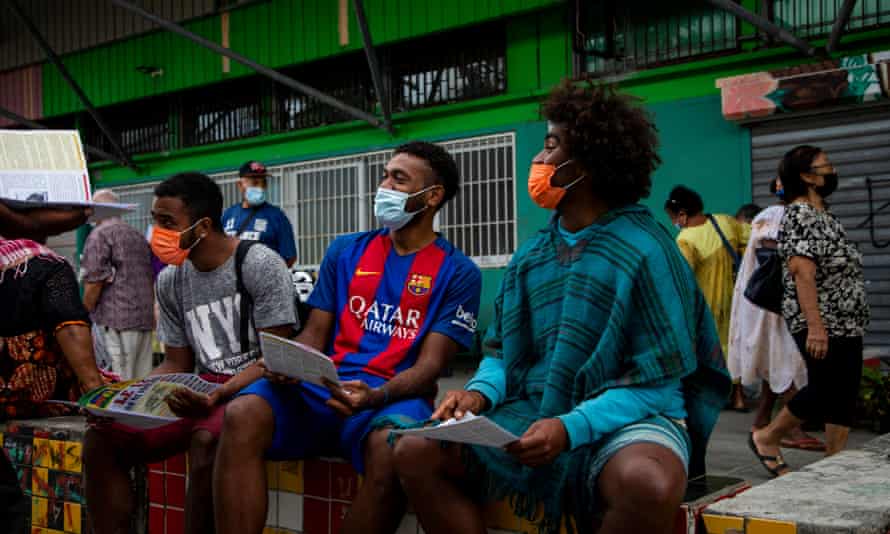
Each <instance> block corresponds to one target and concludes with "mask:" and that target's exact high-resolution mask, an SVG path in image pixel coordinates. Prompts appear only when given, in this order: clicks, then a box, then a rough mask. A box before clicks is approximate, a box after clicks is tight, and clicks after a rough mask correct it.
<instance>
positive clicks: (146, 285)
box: [81, 189, 155, 380]
mask: <svg viewBox="0 0 890 534" xmlns="http://www.w3.org/2000/svg"><path fill="white" fill-rule="evenodd" d="M93 200H94V201H95V202H112V203H117V202H120V198H118V196H117V194H115V193H114V192H113V191H111V190H107V189H105V190H101V191H97V192H96V193H95V194H94V195H93ZM81 268H82V269H83V271H84V288H83V304H84V306H85V307H86V309H87V311H89V312H90V317H91V318H92V319H93V323H94V324H95V326H96V332H97V336H101V346H102V347H104V348H105V351H106V353H107V355H108V358H109V359H110V360H111V370H112V372H114V373H116V374H117V375H118V376H120V377H121V379H123V380H131V379H133V378H142V377H143V376H145V375H147V374H148V373H149V372H151V357H152V348H151V336H152V331H153V330H154V327H155V325H154V323H155V320H154V313H153V309H154V294H153V290H154V275H153V272H152V269H151V250H150V249H149V247H148V243H147V242H146V241H145V239H143V238H142V234H140V233H139V232H138V231H137V230H136V229H135V228H133V227H132V226H130V225H129V224H127V223H126V222H125V221H124V220H123V219H121V218H120V217H118V216H114V217H108V218H105V219H102V220H100V221H98V222H97V223H96V226H95V228H94V229H93V231H92V232H90V235H89V237H87V240H86V243H85V244H84V249H83V263H82V265H81ZM97 344H99V343H98V342H97Z"/></svg>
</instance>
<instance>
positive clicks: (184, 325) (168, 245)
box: [84, 173, 295, 534]
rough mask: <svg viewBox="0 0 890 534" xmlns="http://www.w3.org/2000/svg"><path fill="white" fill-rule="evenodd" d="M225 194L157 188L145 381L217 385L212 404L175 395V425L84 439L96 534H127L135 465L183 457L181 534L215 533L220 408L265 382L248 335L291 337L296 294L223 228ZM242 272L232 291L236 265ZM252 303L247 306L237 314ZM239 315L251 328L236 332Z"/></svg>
mask: <svg viewBox="0 0 890 534" xmlns="http://www.w3.org/2000/svg"><path fill="white" fill-rule="evenodd" d="M222 202H223V198H222V193H221V191H220V189H219V187H218V186H217V185H216V183H214V182H213V180H211V179H210V178H208V177H207V176H205V175H203V174H198V173H186V174H179V175H176V176H174V177H172V178H170V179H168V180H166V181H164V182H162V183H161V184H160V185H158V186H157V188H155V200H154V204H153V205H152V218H153V219H154V231H153V232H152V239H151V248H152V251H153V252H154V253H155V255H156V256H158V257H159V258H160V259H161V261H163V262H164V263H166V264H168V265H170V267H167V268H166V269H165V270H164V271H162V272H161V274H160V275H159V277H158V282H157V299H158V304H159V307H160V321H159V324H158V337H159V338H160V340H161V341H162V342H163V343H164V347H165V358H164V362H163V363H162V364H161V365H160V366H159V367H158V368H157V369H155V370H154V371H153V372H152V375H159V374H167V373H191V372H194V371H195V369H196V368H197V370H198V373H199V374H200V375H201V377H202V378H204V379H205V380H209V381H213V382H217V383H221V384H222V385H221V386H220V387H219V388H218V389H217V390H216V391H214V392H213V393H211V394H210V395H209V396H207V395H200V394H197V393H194V392H192V391H190V390H180V391H178V392H177V393H174V394H173V395H171V396H170V397H168V399H167V403H168V404H169V405H170V408H171V409H172V410H173V411H174V413H176V414H177V415H178V416H180V417H182V419H180V420H179V421H177V422H175V423H172V424H170V425H167V426H164V427H161V428H158V429H154V430H149V431H141V432H136V431H133V430H131V429H125V428H121V427H118V426H116V425H107V424H104V423H99V425H98V426H97V427H93V428H91V429H90V430H89V431H88V432H87V435H86V438H85V450H84V459H85V469H86V476H87V478H88V479H89V480H90V483H89V485H88V486H87V497H88V503H89V504H88V506H89V513H90V517H91V518H92V521H91V522H92V524H93V529H94V532H95V533H96V534H113V533H120V532H130V531H131V527H130V521H131V516H132V514H133V496H132V494H131V491H130V480H129V476H128V473H129V471H130V469H131V468H132V467H133V466H135V465H139V464H143V463H151V462H157V461H160V460H162V459H165V458H167V457H169V456H172V455H174V454H179V453H181V452H185V451H188V453H189V485H188V493H187V495H186V510H185V518H186V532H187V533H193V534H199V533H205V532H213V516H212V507H213V505H212V499H211V474H212V464H213V457H214V453H215V448H216V441H217V438H218V437H219V434H220V432H221V430H222V416H223V412H224V406H225V403H226V402H227V401H228V399H229V398H230V397H231V396H232V395H233V394H235V393H237V392H238V391H239V390H241V389H242V388H244V387H245V386H247V385H248V384H250V383H252V382H253V381H255V380H256V379H258V378H260V377H261V376H262V370H261V368H260V367H259V366H257V365H255V364H256V360H257V359H258V358H259V350H258V348H259V347H258V343H257V339H256V335H254V334H253V333H252V332H253V331H254V330H257V331H264V332H270V333H272V334H276V335H280V336H289V335H290V334H291V332H292V331H293V326H294V322H295V315H294V313H295V312H294V304H293V286H292V282H291V277H290V273H289V272H288V270H287V267H286V266H285V264H284V261H283V260H282V259H281V257H280V256H279V255H278V254H277V253H275V252H274V251H272V250H271V249H269V248H267V247H265V246H264V245H262V244H259V243H252V245H253V246H249V247H248V246H246V242H245V243H241V242H240V241H239V240H238V238H236V237H229V236H227V235H226V234H225V233H224V232H223V230H222V225H221V223H220V216H221V213H222ZM239 259H240V260H241V261H240V267H241V282H242V284H243V287H242V288H241V289H240V290H239V283H238V275H237V267H238V266H237V265H236V263H238V260H239ZM244 299H249V302H250V305H249V306H248V307H246V308H245V307H242V305H241V304H242V301H243V300H244ZM242 310H246V311H247V313H248V317H249V323H248V322H245V323H242V321H241V313H242Z"/></svg>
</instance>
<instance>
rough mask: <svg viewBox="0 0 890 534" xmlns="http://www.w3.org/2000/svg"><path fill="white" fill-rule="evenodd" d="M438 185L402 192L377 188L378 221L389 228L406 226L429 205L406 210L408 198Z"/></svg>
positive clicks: (396, 228)
mask: <svg viewBox="0 0 890 534" xmlns="http://www.w3.org/2000/svg"><path fill="white" fill-rule="evenodd" d="M434 187H439V186H438V185H432V186H430V187H427V188H425V189H421V190H420V191H418V192H416V193H402V192H401V191H396V190H394V189H384V188H382V187H378V188H377V194H376V195H375V196H374V216H375V217H377V222H379V223H380V224H381V225H383V226H385V227H386V228H389V229H390V230H398V229H399V228H401V227H403V226H405V225H406V224H408V223H409V222H411V219H413V218H414V216H415V215H417V214H418V213H420V212H421V211H423V210H425V209H426V208H427V207H428V206H424V207H422V208H420V209H419V210H417V211H412V212H409V211H406V210H405V205H406V204H407V203H408V200H409V199H411V198H413V197H416V196H417V195H420V194H423V193H426V192H427V191H429V190H430V189H432V188H434Z"/></svg>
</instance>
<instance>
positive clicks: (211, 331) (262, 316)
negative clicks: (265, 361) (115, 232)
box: [157, 244, 295, 375]
mask: <svg viewBox="0 0 890 534" xmlns="http://www.w3.org/2000/svg"><path fill="white" fill-rule="evenodd" d="M177 271H181V272H177ZM242 276H243V278H244V287H245V288H247V291H248V292H249V293H250V294H251V296H252V298H253V313H252V314H251V315H252V317H251V319H252V321H251V322H252V326H251V328H250V329H249V332H250V351H249V352H248V353H247V354H242V353H241V339H240V330H241V328H240V325H241V319H240V314H239V311H240V306H241V295H240V294H239V293H238V291H237V289H236V288H237V282H236V277H235V253H232V255H231V257H229V259H228V260H226V262H225V263H223V264H222V265H220V266H219V267H217V268H216V269H214V270H213V271H209V272H201V271H198V270H197V269H195V266H194V265H192V263H191V262H190V261H188V260H186V261H185V263H183V264H182V265H181V266H180V267H173V266H169V267H167V268H166V269H164V270H163V271H161V274H160V276H158V285H157V296H158V303H159V306H160V310H161V313H160V321H159V323H158V339H160V341H161V342H162V343H164V344H165V345H170V346H172V347H190V348H191V349H192V351H193V352H194V353H195V360H196V362H197V365H198V372H199V373H208V372H209V373H217V374H225V375H234V374H236V373H238V372H239V371H240V370H242V369H244V368H245V367H247V366H248V365H250V364H251V363H253V362H254V361H255V360H256V359H257V358H258V356H259V350H258V348H259V345H258V343H257V340H256V335H255V333H254V329H255V328H256V329H259V328H269V327H272V326H280V325H286V324H293V323H294V321H295V312H294V288H293V282H292V281H291V276H290V272H289V271H288V270H287V266H286V265H285V264H284V261H283V260H282V259H281V257H280V256H279V255H278V254H277V253H276V252H273V251H272V250H271V249H269V248H267V247H265V246H263V245H259V244H257V245H254V246H252V247H251V248H250V250H249V251H248V252H247V255H246V257H245V258H244V264H243V265H242Z"/></svg>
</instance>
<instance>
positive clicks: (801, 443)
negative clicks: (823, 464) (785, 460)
mask: <svg viewBox="0 0 890 534" xmlns="http://www.w3.org/2000/svg"><path fill="white" fill-rule="evenodd" d="M779 446H780V447H782V448H783V449H800V450H802V451H816V452H825V443H823V442H822V441H820V440H818V439H816V438H801V439H791V438H782V441H780V442H779Z"/></svg>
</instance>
